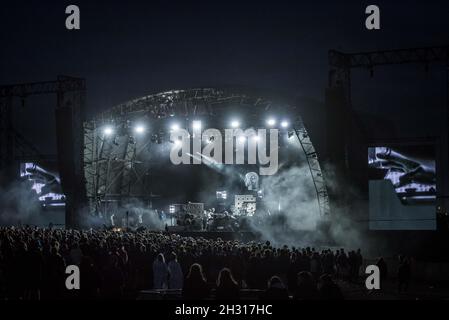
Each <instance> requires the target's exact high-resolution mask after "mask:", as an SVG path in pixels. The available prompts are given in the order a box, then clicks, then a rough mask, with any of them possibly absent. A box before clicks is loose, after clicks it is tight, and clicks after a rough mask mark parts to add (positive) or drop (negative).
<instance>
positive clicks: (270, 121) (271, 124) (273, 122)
mask: <svg viewBox="0 0 449 320" xmlns="http://www.w3.org/2000/svg"><path fill="white" fill-rule="evenodd" d="M267 124H268V125H269V126H270V127H272V126H274V125H276V120H275V119H273V118H271V119H268V120H267Z"/></svg>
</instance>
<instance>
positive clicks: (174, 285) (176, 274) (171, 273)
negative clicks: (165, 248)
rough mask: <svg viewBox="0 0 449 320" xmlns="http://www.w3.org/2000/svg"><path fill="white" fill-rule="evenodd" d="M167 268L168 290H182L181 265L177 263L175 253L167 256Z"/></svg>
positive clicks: (182, 276)
mask: <svg viewBox="0 0 449 320" xmlns="http://www.w3.org/2000/svg"><path fill="white" fill-rule="evenodd" d="M167 268H168V288H169V289H182V285H183V283H184V275H183V273H182V269H181V265H180V264H179V262H178V259H177V257H176V253H174V252H172V253H170V256H169V261H168V264H167Z"/></svg>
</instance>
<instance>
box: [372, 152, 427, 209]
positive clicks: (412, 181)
mask: <svg viewBox="0 0 449 320" xmlns="http://www.w3.org/2000/svg"><path fill="white" fill-rule="evenodd" d="M368 168H369V179H370V180H380V179H383V180H389V181H391V183H392V185H393V187H394V189H395V191H396V194H397V195H398V197H399V198H400V200H401V201H402V202H403V203H408V202H413V203H419V202H421V203H424V202H426V203H428V202H434V201H435V197H436V174H435V151H434V148H433V146H397V147H370V148H369V149H368Z"/></svg>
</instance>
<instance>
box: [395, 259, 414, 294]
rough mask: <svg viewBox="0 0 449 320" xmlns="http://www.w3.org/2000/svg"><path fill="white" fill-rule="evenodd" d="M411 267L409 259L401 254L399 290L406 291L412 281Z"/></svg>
mask: <svg viewBox="0 0 449 320" xmlns="http://www.w3.org/2000/svg"><path fill="white" fill-rule="evenodd" d="M410 276H411V268H410V262H409V260H408V259H407V258H406V257H404V256H402V255H400V256H399V267H398V292H399V293H401V292H406V291H407V290H408V286H409V283H410Z"/></svg>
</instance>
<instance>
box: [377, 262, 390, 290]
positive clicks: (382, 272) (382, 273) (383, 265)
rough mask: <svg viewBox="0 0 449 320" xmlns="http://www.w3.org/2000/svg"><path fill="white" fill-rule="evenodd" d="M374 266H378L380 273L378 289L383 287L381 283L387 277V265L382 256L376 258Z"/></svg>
mask: <svg viewBox="0 0 449 320" xmlns="http://www.w3.org/2000/svg"><path fill="white" fill-rule="evenodd" d="M376 266H377V267H378V268H379V273H380V289H383V284H384V283H385V280H386V279H387V277H388V266H387V263H386V262H385V260H384V258H383V257H380V258H379V260H377V263H376Z"/></svg>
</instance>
